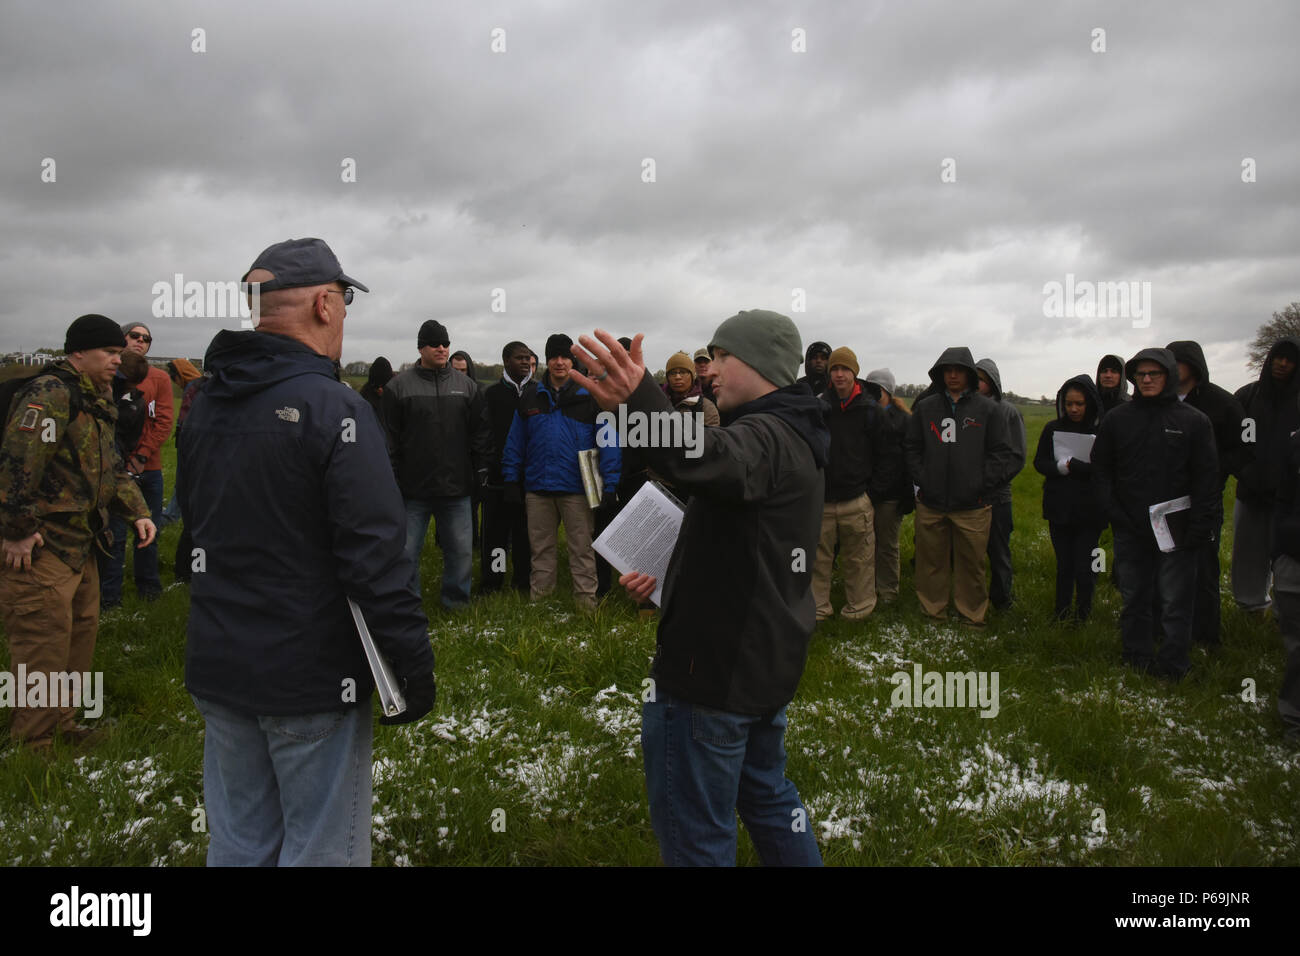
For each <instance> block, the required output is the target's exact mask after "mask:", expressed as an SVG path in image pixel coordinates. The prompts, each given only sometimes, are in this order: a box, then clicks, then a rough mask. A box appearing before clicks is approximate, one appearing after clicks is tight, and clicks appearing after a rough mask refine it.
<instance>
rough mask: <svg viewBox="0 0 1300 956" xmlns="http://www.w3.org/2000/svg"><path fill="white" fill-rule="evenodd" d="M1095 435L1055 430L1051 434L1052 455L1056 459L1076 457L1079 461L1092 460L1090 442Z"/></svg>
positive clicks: (1095, 437) (1094, 438)
mask: <svg viewBox="0 0 1300 956" xmlns="http://www.w3.org/2000/svg"><path fill="white" fill-rule="evenodd" d="M1096 440H1097V436H1096V435H1084V434H1082V433H1080V432H1057V433H1056V434H1054V435H1053V436H1052V457H1054V458H1056V459H1057V460H1058V461H1059V460H1060V459H1062V458H1077V459H1079V461H1088V462H1090V461H1092V443H1093V442H1095V441H1096Z"/></svg>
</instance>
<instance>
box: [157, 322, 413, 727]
mask: <svg viewBox="0 0 1300 956" xmlns="http://www.w3.org/2000/svg"><path fill="white" fill-rule="evenodd" d="M204 363H205V368H206V369H208V370H210V371H212V372H213V373H214V374H213V377H212V379H211V380H210V381H209V383H208V385H207V386H206V387H205V388H204V389H203V391H202V392H200V393H199V395H198V397H197V398H195V400H194V405H193V408H192V409H191V410H190V413H189V416H188V417H187V418H186V419H185V430H184V431H183V432H182V433H181V439H180V450H179V458H180V468H179V472H178V474H179V478H178V488H177V491H178V493H179V495H180V496H181V512H182V514H183V515H184V518H185V527H186V528H187V529H188V530H189V531H190V533H191V534H192V535H193V537H194V547H195V548H199V549H201V553H202V560H203V564H202V565H201V566H200V567H197V568H196V569H195V574H194V578H193V583H192V584H191V586H190V617H189V640H188V642H187V644H186V648H185V686H186V687H187V688H188V689H189V690H190V692H191V693H193V694H194V695H196V696H198V697H203V698H206V699H208V700H212V701H215V702H217V703H219V704H224V705H226V706H227V707H230V708H231V709H233V710H237V711H240V712H242V713H246V714H250V715H259V716H263V715H265V716H271V715H291V714H310V713H319V712H323V711H330V710H342V709H346V708H347V707H348V706H351V705H353V703H352V702H355V704H356V705H364V706H369V704H368V699H369V696H370V691H371V689H372V687H373V683H372V681H371V677H370V669H369V667H368V666H367V665H366V660H365V657H364V655H363V654H362V650H361V643H360V640H359V638H358V637H357V632H356V628H355V626H354V624H353V621H352V615H351V612H350V611H349V609H348V604H347V598H348V597H349V596H351V597H352V598H354V599H355V600H356V602H357V603H358V604H359V605H360V606H361V610H362V613H363V614H364V615H365V617H366V620H367V622H368V623H369V625H370V630H371V633H372V635H373V636H374V639H375V643H376V644H377V645H378V646H379V648H380V650H381V651H382V652H383V653H384V654H385V656H387V657H388V659H389V661H390V662H391V663H392V665H393V670H394V672H395V673H396V674H397V676H398V677H399V678H405V677H414V676H417V675H428V674H431V673H432V672H433V650H432V648H431V647H430V646H429V638H428V620H427V619H426V617H425V615H424V610H423V608H422V607H421V604H420V599H419V598H418V597H417V596H416V594H415V591H414V590H413V589H412V588H411V586H410V579H411V564H410V561H409V560H408V559H407V558H406V557H405V555H404V554H403V548H402V546H403V544H404V543H405V541H406V513H405V509H404V508H403V505H402V498H401V495H400V494H399V492H398V490H397V482H396V481H395V480H394V478H393V471H392V468H391V467H390V466H389V463H388V453H387V450H386V447H385V444H384V434H383V431H382V428H381V426H380V424H379V420H378V419H377V418H376V417H375V412H374V409H372V408H371V407H370V404H369V403H368V402H367V401H366V400H365V399H364V398H362V397H361V396H360V395H358V394H357V393H356V392H354V391H352V389H350V388H348V387H347V386H346V385H344V384H342V383H340V382H339V381H338V380H337V379H336V378H335V377H334V363H333V362H331V361H330V360H329V359H328V358H326V357H325V356H323V355H319V354H317V353H316V352H313V351H312V350H311V349H309V348H308V347H307V346H305V345H302V344H300V343H298V342H296V341H294V340H293V339H289V338H285V337H283V336H279V335H272V334H270V333H267V332H231V331H223V332H220V333H218V335H217V337H216V338H215V339H213V341H212V345H211V346H210V347H209V348H208V353H207V356H206V358H205V359H204ZM348 680H351V681H353V682H354V683H353V684H352V685H348V684H345V683H344V682H345V681H348ZM349 688H351V692H350V693H349V692H348V691H349Z"/></svg>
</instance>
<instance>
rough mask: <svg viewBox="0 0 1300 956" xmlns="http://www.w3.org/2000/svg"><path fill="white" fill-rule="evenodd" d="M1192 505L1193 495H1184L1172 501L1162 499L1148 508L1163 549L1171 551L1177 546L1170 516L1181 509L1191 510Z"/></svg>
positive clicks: (1157, 539)
mask: <svg viewBox="0 0 1300 956" xmlns="http://www.w3.org/2000/svg"><path fill="white" fill-rule="evenodd" d="M1191 507H1192V499H1191V496H1190V495H1183V496H1182V497H1181V498H1174V499H1173V500H1172V501H1161V502H1160V503H1158V504H1154V505H1152V506H1151V507H1150V508H1148V509H1147V511H1148V513H1149V514H1150V515H1151V530H1152V532H1154V533H1155V536H1156V544H1157V545H1159V546H1160V550H1161V551H1165V552H1169V551H1172V550H1174V548H1175V547H1176V546H1177V542H1176V541H1175V540H1174V533H1173V531H1171V530H1170V528H1169V516H1170V515H1172V514H1177V513H1178V512H1180V511H1189V510H1191Z"/></svg>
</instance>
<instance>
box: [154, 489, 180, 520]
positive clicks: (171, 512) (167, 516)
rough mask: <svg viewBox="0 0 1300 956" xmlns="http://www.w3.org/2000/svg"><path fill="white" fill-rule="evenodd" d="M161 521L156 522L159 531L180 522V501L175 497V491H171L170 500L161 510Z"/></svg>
mask: <svg viewBox="0 0 1300 956" xmlns="http://www.w3.org/2000/svg"><path fill="white" fill-rule="evenodd" d="M161 518H162V520H161V521H159V522H158V530H159V531H161V530H162V529H163V528H165V527H167V525H169V524H174V523H175V522H177V521H180V520H181V499H180V498H179V497H177V495H176V490H175V489H174V488H173V489H172V499H171V501H169V502H167V507H166V508H164V509H163V511H162V515H161Z"/></svg>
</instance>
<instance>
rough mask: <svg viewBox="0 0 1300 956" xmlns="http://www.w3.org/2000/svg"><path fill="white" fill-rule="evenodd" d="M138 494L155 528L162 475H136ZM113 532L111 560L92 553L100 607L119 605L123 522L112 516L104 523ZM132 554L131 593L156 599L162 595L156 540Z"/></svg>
mask: <svg viewBox="0 0 1300 956" xmlns="http://www.w3.org/2000/svg"><path fill="white" fill-rule="evenodd" d="M139 485H140V493H141V494H143V495H144V503H145V504H146V505H148V506H149V514H150V516H151V517H152V519H153V523H154V524H155V525H156V524H158V519H159V517H160V516H161V514H162V506H163V475H162V472H161V471H146V472H144V473H142V474H141V475H140V481H139ZM108 527H109V530H111V531H112V532H113V549H112V551H113V556H112V557H111V558H106V557H104V556H103V555H102V554H100V553H99V552H98V551H96V552H95V554H96V560H97V561H98V562H99V600H100V602H101V603H102V604H120V603H121V601H122V578H123V577H124V576H125V572H126V538H127V534H128V527H127V523H126V519H125V518H122V517H119V516H118V515H112V516H110V517H109V519H108ZM129 533H130V535H131V540H132V541H133V542H135V541H138V540H139V539H138V538H137V537H136V534H135V529H134V526H131V528H130V529H129ZM131 550H132V551H134V552H135V590H136V593H137V594H139V595H140V596H141V597H157V596H158V595H159V594H161V593H162V579H161V578H160V577H159V576H158V539H157V538H154V541H153V544H151V545H149V547H147V548H139V549H137V548H132V549H131Z"/></svg>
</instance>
